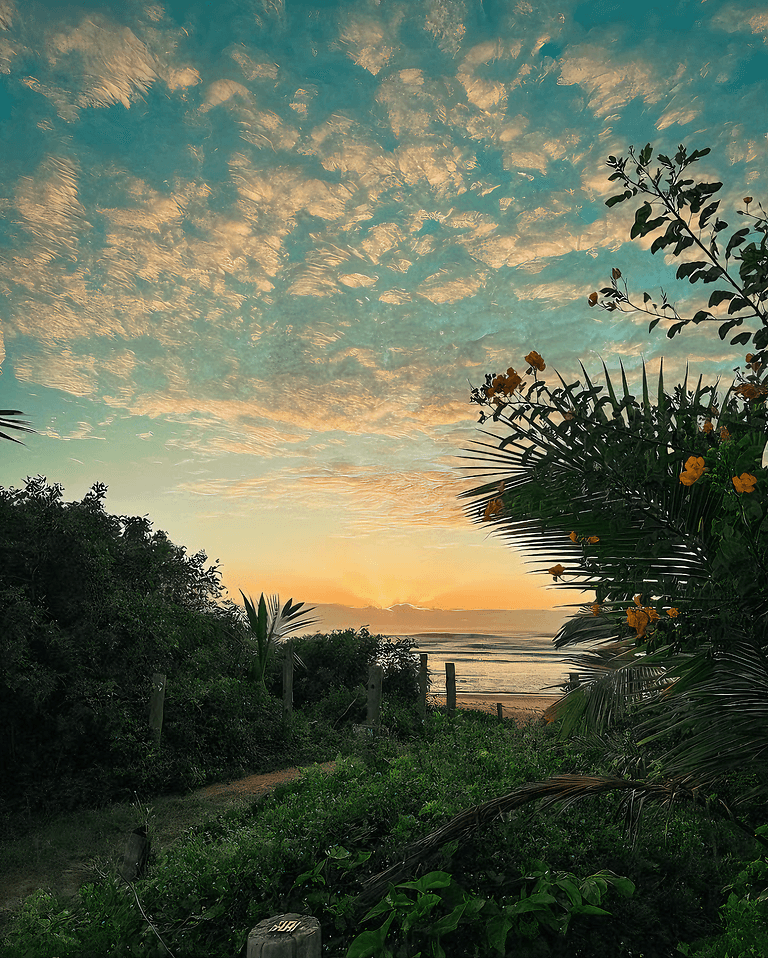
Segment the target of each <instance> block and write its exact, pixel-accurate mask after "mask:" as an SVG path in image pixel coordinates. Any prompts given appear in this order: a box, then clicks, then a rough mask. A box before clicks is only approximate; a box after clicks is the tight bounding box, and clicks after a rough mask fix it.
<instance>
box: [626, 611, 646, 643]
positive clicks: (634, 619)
mask: <svg viewBox="0 0 768 958" xmlns="http://www.w3.org/2000/svg"><path fill="white" fill-rule="evenodd" d="M650 621H651V619H650V616H649V615H648V613H647V612H645V610H643V609H633V608H629V609H627V625H629V626H631V628H633V629H634V630H635V632H637V635H638V637H640V636H642V635H645V630H646V629H647V628H648V624H649V623H650Z"/></svg>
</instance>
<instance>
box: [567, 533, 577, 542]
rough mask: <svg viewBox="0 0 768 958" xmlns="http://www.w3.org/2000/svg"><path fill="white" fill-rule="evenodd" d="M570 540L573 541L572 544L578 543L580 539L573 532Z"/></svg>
mask: <svg viewBox="0 0 768 958" xmlns="http://www.w3.org/2000/svg"><path fill="white" fill-rule="evenodd" d="M568 538H569V539H570V540H571V542H576V541H577V540H578V538H579V537H578V536H577V535H576V533H575V532H572V533H571V534H570V535H569V536H568Z"/></svg>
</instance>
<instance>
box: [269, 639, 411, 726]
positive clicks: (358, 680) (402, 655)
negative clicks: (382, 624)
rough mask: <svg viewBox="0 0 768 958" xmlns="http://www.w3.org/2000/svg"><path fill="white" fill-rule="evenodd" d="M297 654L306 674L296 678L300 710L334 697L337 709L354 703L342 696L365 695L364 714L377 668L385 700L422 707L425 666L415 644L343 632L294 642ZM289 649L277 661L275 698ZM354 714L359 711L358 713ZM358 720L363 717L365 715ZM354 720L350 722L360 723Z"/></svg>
mask: <svg viewBox="0 0 768 958" xmlns="http://www.w3.org/2000/svg"><path fill="white" fill-rule="evenodd" d="M292 645H293V649H294V651H295V653H296V654H297V655H298V656H299V658H300V659H301V661H302V662H303V663H304V665H305V666H306V668H301V667H299V666H297V667H296V669H295V670H294V674H293V702H294V705H295V706H296V708H304V707H305V706H307V705H316V704H317V703H318V702H320V701H322V700H324V699H328V698H329V696H333V697H334V699H335V702H336V705H337V706H341V705H342V704H343V703H344V702H345V701H346V705H345V706H344V707H345V708H346V706H347V705H349V704H350V702H351V701H352V697H351V696H350V697H349V698H346V699H345V697H344V695H340V694H339V693H340V691H341V690H344V691H345V692H346V693H357V692H359V691H361V690H362V693H363V694H362V697H361V702H362V707H363V714H364V711H365V702H366V697H365V689H366V686H367V684H368V669H369V667H370V666H371V665H375V664H378V665H381V666H383V668H384V674H383V680H382V694H383V696H384V698H386V699H392V698H397V699H398V700H400V701H401V702H411V703H414V704H415V703H416V702H417V701H418V695H419V678H418V677H419V661H418V659H417V658H416V655H415V654H414V653H413V651H412V649H413V645H414V643H413V641H412V640H410V639H399V640H393V639H390V638H388V637H386V636H383V635H371V634H370V632H369V631H368V630H367V629H366V628H362V629H360V630H358V631H356V630H355V629H338V630H336V631H334V632H330V633H328V634H322V633H317V634H316V635H312V636H303V637H300V638H297V639H294V640H293V642H292ZM286 648H287V646H286V645H285V644H284V645H283V646H281V648H280V650H279V653H278V655H276V656H275V658H274V661H273V664H272V667H271V670H270V673H269V678H268V688H269V689H270V691H271V692H272V693H273V694H274V695H279V694H280V693H281V690H282V669H283V659H284V657H285V650H286ZM353 711H354V710H353ZM355 714H357V715H359V714H360V712H359V709H358V710H356V712H355ZM359 720H360V719H359V718H354V717H352V715H350V718H349V721H359Z"/></svg>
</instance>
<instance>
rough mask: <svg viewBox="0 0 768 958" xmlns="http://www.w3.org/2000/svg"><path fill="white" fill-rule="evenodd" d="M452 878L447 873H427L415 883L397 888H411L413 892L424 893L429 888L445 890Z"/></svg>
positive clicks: (410, 882)
mask: <svg viewBox="0 0 768 958" xmlns="http://www.w3.org/2000/svg"><path fill="white" fill-rule="evenodd" d="M452 881H453V878H452V876H451V874H450V873H449V872H429V874H428V875H423V876H422V877H421V878H419V879H418V880H417V881H407V882H403V883H402V884H401V885H398V886H397V887H398V888H413V889H414V890H415V891H420V892H426V891H429V890H430V889H431V888H447V887H448V886H449V885H450V884H451V882H452Z"/></svg>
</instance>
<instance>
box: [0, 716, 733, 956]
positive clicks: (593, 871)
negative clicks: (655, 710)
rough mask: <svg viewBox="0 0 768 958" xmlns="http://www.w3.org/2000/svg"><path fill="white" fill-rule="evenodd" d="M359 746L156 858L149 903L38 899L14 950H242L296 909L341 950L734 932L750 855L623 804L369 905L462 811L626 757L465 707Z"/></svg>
mask: <svg viewBox="0 0 768 958" xmlns="http://www.w3.org/2000/svg"><path fill="white" fill-rule="evenodd" d="M627 733H628V730H627V728H626V727H625V728H623V729H621V730H618V731H617V732H616V733H615V734H616V741H614V742H613V744H614V746H615V745H617V744H618V740H619V737H620V736H626V735H627ZM344 750H345V752H346V755H347V757H346V758H342V757H341V756H339V758H338V764H337V769H336V771H335V772H334V773H332V774H330V775H329V774H326V773H323V772H321V771H320V770H319V769H318V770H317V771H316V772H313V771H312V770H309V771H308V773H307V774H306V775H305V776H304V777H303V778H302V779H301V780H300V781H298V782H293V783H291V784H288V785H285V786H282V787H280V789H278V791H277V792H275V793H274V794H273V795H272V796H269V797H267V798H263V799H259V800H257V801H256V802H254V804H253V806H252V808H248V809H244V810H241V811H232V812H230V813H227V815H225V816H224V817H222V818H220V819H218V820H216V821H207V822H206V823H205V824H201V826H200V827H199V828H194V829H191V830H190V831H189V832H188V833H187V834H185V835H184V836H183V837H182V838H181V839H180V840H179V841H177V842H176V843H175V844H174V845H172V846H170V847H169V848H168V849H166V850H164V851H162V852H161V853H160V854H159V855H158V856H156V857H151V858H150V863H149V870H148V872H147V875H146V877H145V878H143V879H142V880H140V881H138V882H136V883H135V886H134V887H135V891H136V895H137V896H138V898H135V897H134V895H133V893H132V891H131V889H129V888H127V887H126V886H125V885H124V884H123V883H122V882H121V881H120V880H119V879H118V878H117V875H116V869H115V867H114V866H112V865H110V866H107V867H106V868H103V869H102V871H103V874H102V879H101V880H100V881H98V882H94V883H92V884H89V885H86V886H85V887H84V888H83V890H82V891H81V894H80V897H79V898H78V899H77V900H76V901H75V902H72V903H66V902H63V901H58V900H56V898H55V897H54V896H51V895H50V894H46V893H44V892H40V893H39V894H38V895H36V896H34V897H33V898H30V899H29V900H28V901H27V903H26V904H25V906H24V909H23V911H22V913H21V914H20V916H19V917H18V919H17V920H16V922H15V923H14V926H13V928H12V929H10V930H9V933H8V940H7V945H6V951H5V952H4V954H7V955H9V956H10V955H13V956H14V958H17V956H20V955H28V956H30V958H36V956H43V955H51V954H57V955H60V956H61V958H65V956H69V958H80V956H82V958H84V956H86V955H87V956H90V955H95V954H110V955H115V956H116V958H120V956H123V955H125V956H130V955H135V954H140V955H142V956H147V958H150V956H158V958H159V956H161V955H165V954H167V952H166V951H165V950H164V945H163V944H161V942H160V938H161V939H162V941H163V942H165V945H167V947H168V948H169V949H170V952H171V954H172V955H173V956H175V958H184V956H197V955H203V954H204V955H210V956H211V958H215V956H218V958H233V956H236V955H242V954H244V948H245V941H246V938H247V935H248V931H249V929H251V928H253V927H254V926H255V925H256V924H258V923H259V922H260V921H261V920H263V919H265V918H269V917H271V916H273V915H278V914H282V913H286V912H299V913H308V914H311V915H314V916H315V917H316V918H317V919H318V920H319V921H320V923H321V928H322V935H323V944H324V952H325V953H327V954H330V955H338V956H344V955H347V954H348V953H349V954H350V955H358V956H360V955H365V954H367V955H371V956H376V958H384V956H386V955H390V956H392V955H396V956H407V958H413V956H415V955H417V954H418V953H419V952H421V953H422V954H444V955H446V956H447V958H478V956H479V958H490V956H492V955H495V954H498V955H499V956H503V955H510V956H512V955H514V956H516V958H539V956H541V958H544V956H563V958H564V956H568V958H577V956H581V958H594V956H595V955H615V956H616V958H632V956H634V958H639V956H641V955H643V956H645V958H669V956H670V955H672V954H675V952H676V947H677V945H678V943H680V942H684V943H689V942H692V941H694V940H695V939H698V938H701V937H703V936H706V935H708V934H710V933H711V932H713V931H715V930H716V929H717V921H718V905H719V902H720V897H721V896H720V889H721V888H722V886H723V885H724V884H726V883H729V882H732V881H735V880H737V876H738V874H739V870H740V867H741V865H740V858H741V857H743V856H744V854H745V852H746V851H748V850H749V844H748V843H749V839H747V838H744V839H743V840H742V841H741V842H739V841H736V842H734V841H733V838H732V836H731V834H730V832H729V829H728V826H727V824H726V823H725V822H720V823H718V822H713V821H711V820H710V819H709V818H708V816H706V815H705V814H703V813H702V811H701V810H699V809H696V808H694V807H686V806H675V807H674V808H672V809H671V811H670V813H669V815H666V814H665V815H660V816H658V817H653V818H650V819H648V820H647V821H646V823H645V826H644V829H643V834H642V838H641V840H640V841H638V842H637V843H636V844H633V842H632V837H631V834H630V833H628V831H627V828H626V825H625V823H623V821H622V817H621V809H620V806H619V805H618V803H617V802H616V801H615V800H613V799H612V797H611V796H605V797H604V798H601V799H599V800H597V801H593V802H590V803H589V804H583V803H582V804H578V805H574V806H573V807H572V808H569V809H567V810H566V811H564V812H563V811H561V810H558V809H553V808H549V809H543V810H542V809H541V808H538V807H536V806H528V807H526V808H523V809H520V810H519V811H517V812H515V813H513V814H505V815H499V816H497V817H496V818H495V819H494V820H493V821H492V822H489V823H487V824H485V825H483V826H482V827H481V828H479V829H478V830H476V831H474V832H471V833H470V834H469V836H468V837H467V838H466V840H464V841H453V842H450V843H448V844H446V845H445V846H444V847H443V849H442V851H441V852H440V853H438V854H437V855H435V856H434V857H433V858H432V859H431V860H430V861H429V862H425V863H424V865H423V868H422V870H421V871H420V872H418V873H415V874H414V875H413V876H409V877H408V878H407V879H405V880H403V881H402V882H400V883H399V884H400V885H401V886H402V887H400V888H399V889H397V890H395V889H390V890H389V891H388V892H387V893H386V894H384V895H382V896H381V897H380V898H376V899H374V900H373V901H369V900H367V899H366V897H365V894H364V893H365V888H366V883H367V882H368V881H369V880H370V879H371V878H372V877H373V876H375V875H376V874H377V873H379V872H380V871H381V869H382V868H385V867H386V866H388V865H390V864H391V863H393V862H399V861H401V860H403V859H404V858H405V857H406V856H407V850H408V848H409V847H411V846H412V845H413V843H414V842H416V841H418V840H419V839H420V838H423V837H424V836H425V835H428V834H429V833H431V832H433V831H434V830H435V829H436V828H438V827H441V826H444V825H446V824H447V823H449V822H450V821H451V820H452V819H453V817H454V816H455V815H457V814H460V815H461V814H464V815H466V812H467V809H471V808H472V806H475V805H477V804H478V803H482V802H484V801H485V800H487V799H488V798H489V797H491V796H497V795H500V794H502V793H504V792H506V791H509V790H510V789H514V788H516V787H519V786H521V785H524V784H525V783H527V782H530V781H537V780H539V781H540V780H542V779H545V778H546V777H547V776H549V775H554V774H558V773H560V774H562V773H564V772H573V773H577V772H582V773H587V772H589V773H595V772H604V773H605V772H610V771H613V770H614V766H613V759H612V755H613V752H612V751H611V749H610V748H608V749H606V748H605V743H603V745H602V746H599V747H596V746H595V745H594V744H589V743H584V742H581V743H579V742H569V743H563V742H560V741H559V740H558V739H557V737H556V735H555V734H554V732H553V730H551V729H546V728H542V727H540V726H528V727H525V728H516V727H515V726H514V725H513V724H512V723H511V722H505V723H504V724H503V725H502V724H500V723H498V721H497V719H496V718H495V716H489V715H485V716H484V715H482V714H480V713H466V712H460V713H459V714H457V715H456V716H455V717H454V718H452V719H451V718H448V717H447V716H445V715H444V714H443V713H440V712H430V713H429V714H428V716H427V720H426V722H425V724H424V725H423V726H422V727H421V730H420V731H419V733H418V734H417V735H416V736H413V737H411V738H410V739H409V740H408V742H407V743H398V742H397V741H396V740H395V739H394V738H391V737H381V738H379V739H378V740H376V741H374V742H373V743H367V742H366V741H364V740H356V739H354V738H353V739H349V740H348V744H347V745H346V746H345V749H344ZM447 755H450V756H451V760H450V761H446V760H445V757H446V756H447ZM149 828H150V834H151V831H152V818H151V814H150V817H149ZM137 901H138V902H140V903H141V908H142V909H143V911H144V914H145V915H146V916H148V917H149V919H150V920H151V923H152V924H151V925H150V923H149V922H148V921H147V920H146V918H145V917H144V915H142V911H141V910H140V908H139V907H138V904H137ZM596 902H599V904H593V903H596ZM372 909H373V912H374V913H373V914H372V915H371V917H370V918H368V919H366V915H368V914H369V912H370V911H371V910H372ZM390 916H391V918H390ZM384 925H387V927H386V929H385V932H384V933H383V934H381V935H380V936H379V937H380V938H381V940H382V944H381V946H380V947H373V948H372V947H368V946H366V941H367V942H368V943H369V945H370V943H371V937H370V936H369V937H368V938H366V937H364V933H366V932H370V933H372V934H373V933H375V932H376V930H377V929H381V928H382V927H383V926H384ZM158 936H159V937H158ZM361 936H363V937H362V938H361ZM489 936H490V937H489ZM491 937H492V938H493V940H495V941H498V942H501V941H503V946H502V948H501V950H497V949H496V948H495V947H492V946H491V945H490V939H491ZM373 938H376V935H375V934H373ZM354 942H357V944H356V945H355V944H353V943H354ZM438 945H439V947H440V948H442V949H444V950H443V951H439V950H433V949H436V948H437V946H438ZM691 953H694V952H691ZM0 954H3V952H2V951H0Z"/></svg>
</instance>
